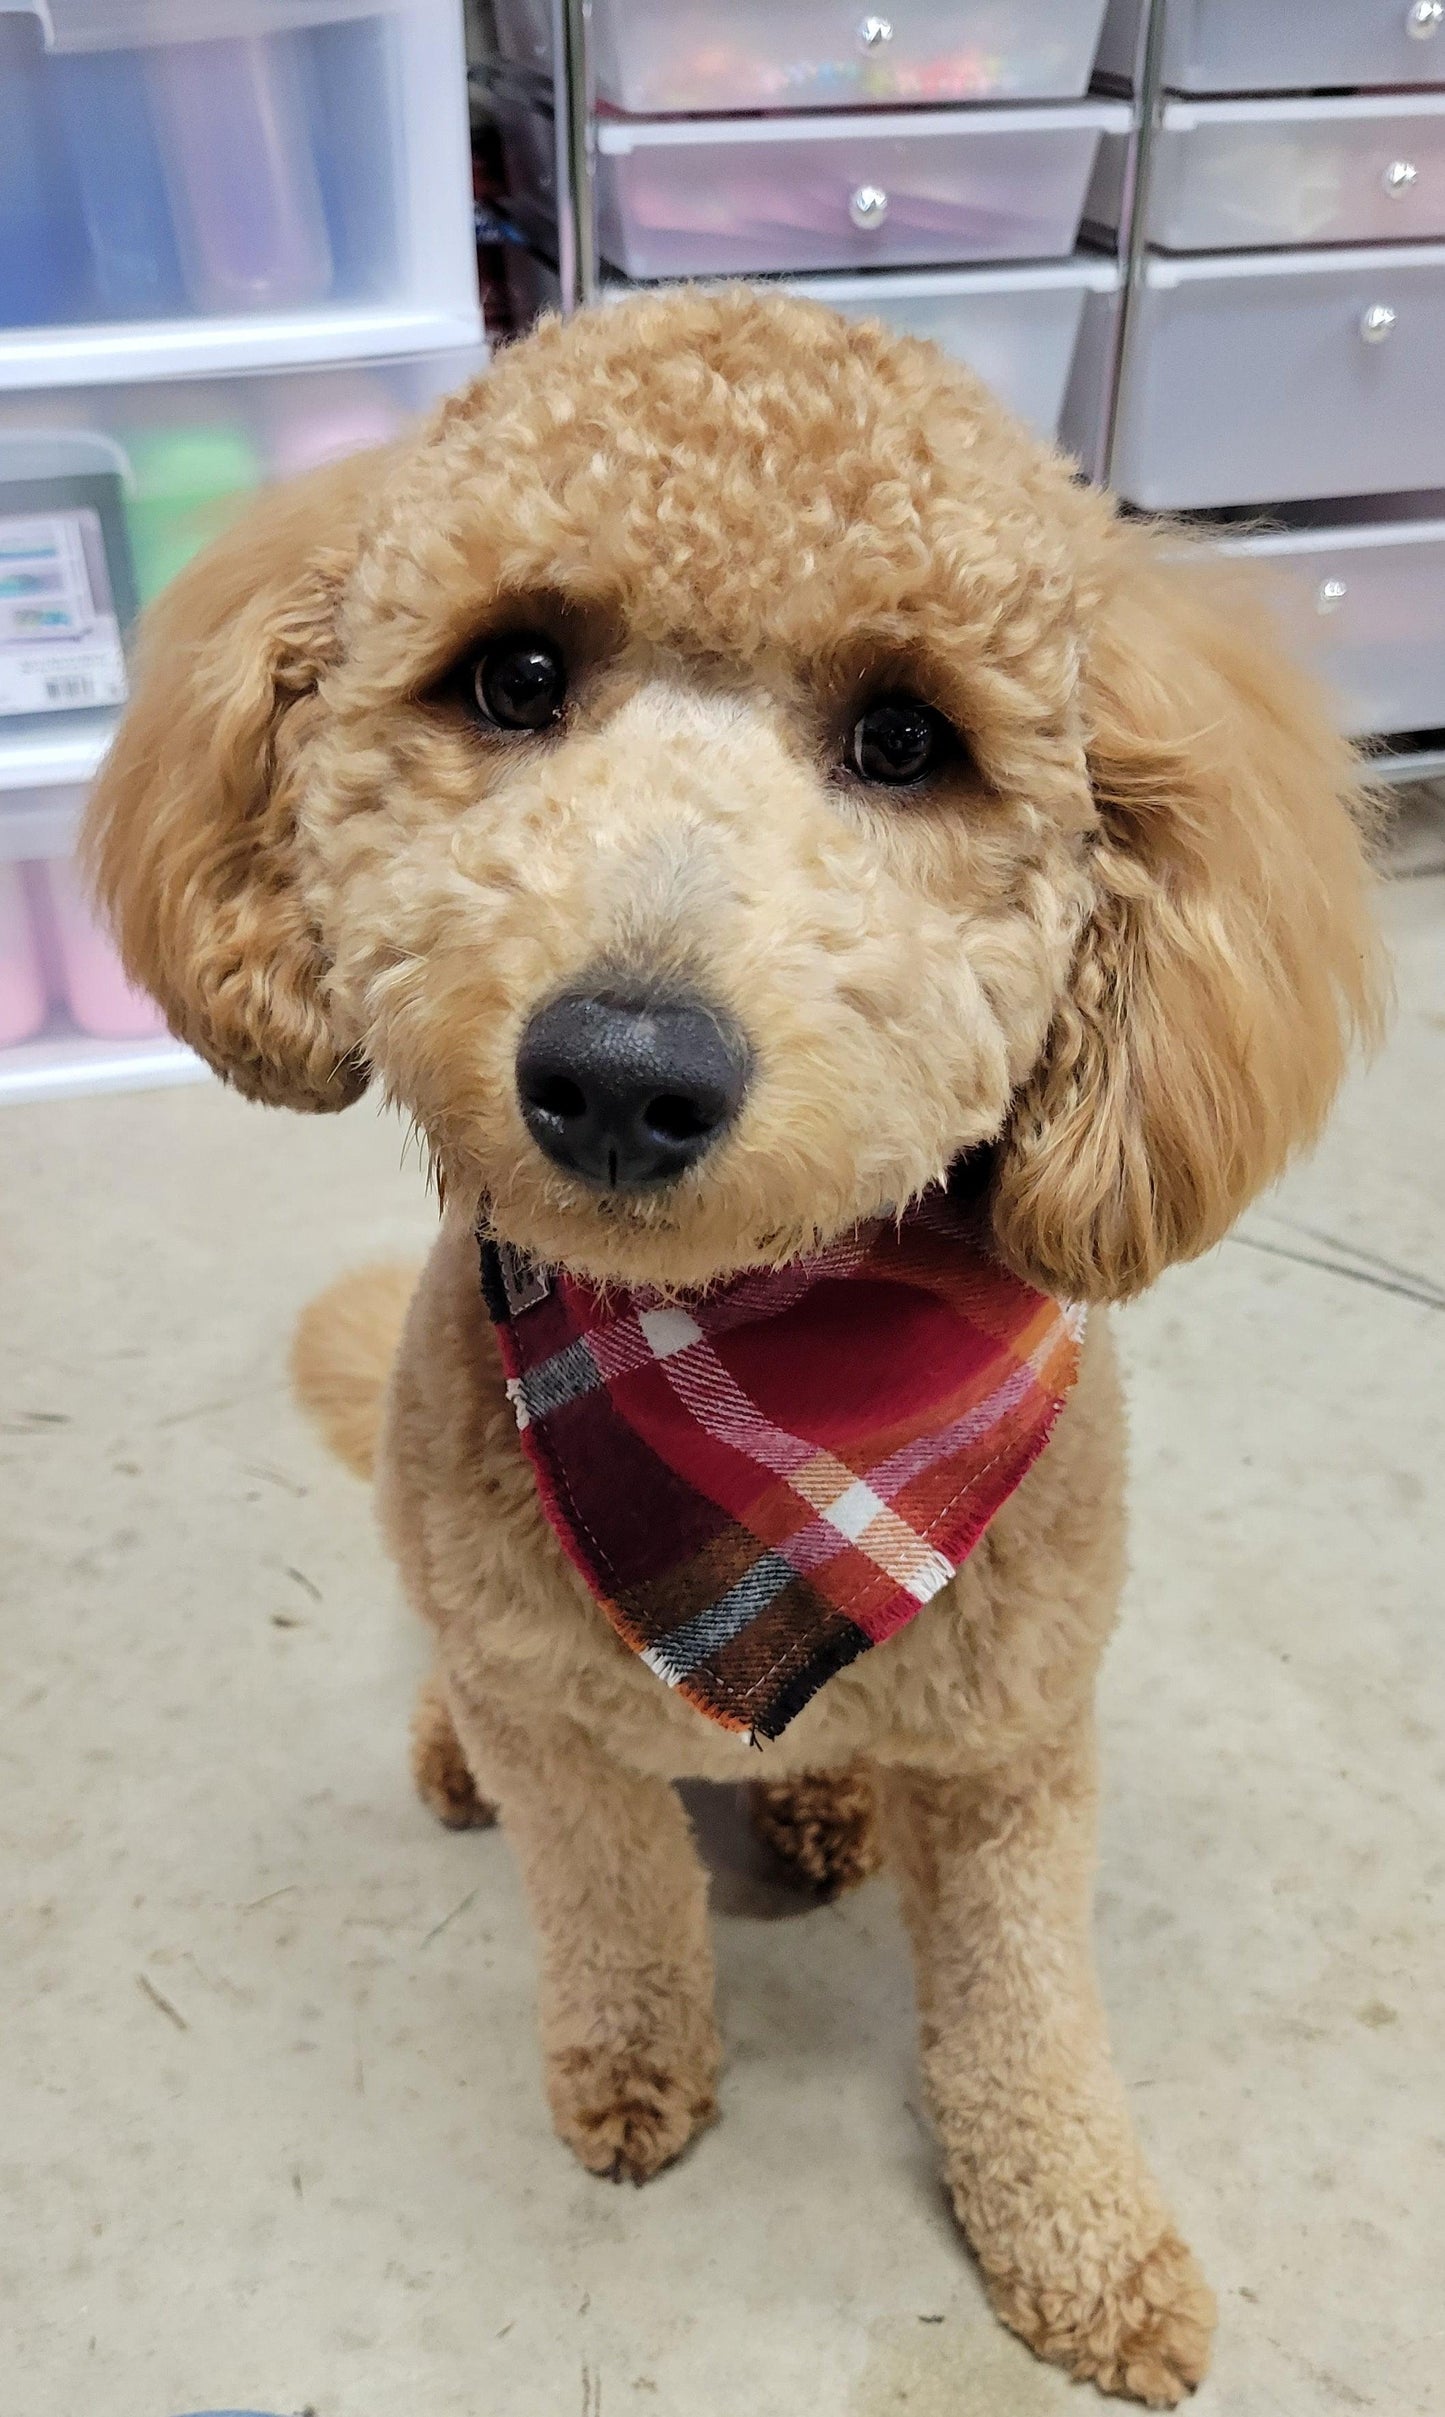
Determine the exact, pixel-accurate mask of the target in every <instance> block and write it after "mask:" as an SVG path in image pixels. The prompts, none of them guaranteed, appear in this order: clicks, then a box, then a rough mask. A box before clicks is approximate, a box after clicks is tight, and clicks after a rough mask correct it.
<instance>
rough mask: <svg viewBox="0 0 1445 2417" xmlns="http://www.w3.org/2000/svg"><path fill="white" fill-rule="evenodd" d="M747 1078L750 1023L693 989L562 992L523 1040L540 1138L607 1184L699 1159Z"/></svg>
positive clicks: (615, 1187) (643, 1184)
mask: <svg viewBox="0 0 1445 2417" xmlns="http://www.w3.org/2000/svg"><path fill="white" fill-rule="evenodd" d="M747 1079H748V1063H747V1048H746V1045H745V1043H744V1041H743V1038H742V1035H741V1034H740V1033H739V1032H738V1031H736V1029H735V1028H734V1027H733V1026H732V1025H730V1024H729V1023H728V1021H727V1020H726V1018H725V1017H722V1016H719V1015H717V1014H716V1013H714V1012H713V1010H712V1009H710V1008H707V1007H704V1006H703V1005H701V1004H700V1002H698V1001H697V1000H694V999H658V1000H651V1001H640V1000H632V999H627V998H625V997H623V996H622V995H620V994H619V993H615V992H614V993H611V994H608V993H605V992H604V993H598V994H596V995H592V996H574V997H571V998H564V999H554V1000H553V1002H552V1004H551V1006H550V1007H543V1008H540V1009H539V1010H538V1012H537V1014H536V1015H534V1016H533V1018H532V1020H531V1022H530V1024H529V1025H528V1026H527V1029H526V1031H525V1032H524V1033H523V1035H522V1039H521V1043H520V1045H519V1047H518V1050H517V1095H518V1097H519V1099H520V1100H521V1103H522V1114H523V1116H524V1118H525V1119H526V1123H527V1130H528V1131H529V1133H530V1134H531V1136H532V1138H533V1140H534V1141H535V1142H536V1143H537V1145H538V1148H539V1149H542V1150H544V1151H545V1152H546V1154H547V1156H548V1157H549V1158H550V1159H552V1160H553V1161H554V1163H555V1164H556V1165H557V1166H559V1167H565V1168H566V1169H567V1172H568V1174H569V1175H581V1176H583V1177H584V1178H585V1180H586V1181H587V1182H588V1183H598V1184H603V1185H605V1186H606V1187H607V1188H608V1189H609V1190H610V1191H634V1192H636V1191H646V1190H648V1189H650V1188H651V1187H652V1186H653V1185H656V1184H660V1183H667V1182H669V1181H670V1180H671V1178H672V1177H673V1176H674V1175H680V1174H682V1172H683V1171H684V1169H685V1168H687V1167H690V1166H694V1165H696V1163H697V1161H698V1159H699V1158H701V1156H702V1154H703V1152H704V1151H705V1150H708V1149H711V1147H712V1145H713V1143H714V1142H715V1141H716V1140H717V1139H718V1137H719V1135H720V1134H722V1133H724V1132H725V1131H726V1130H727V1127H728V1126H729V1125H730V1124H731V1123H732V1120H733V1118H734V1117H735V1116H736V1114H737V1112H738V1108H739V1106H740V1104H741V1101H742V1096H743V1093H744V1091H745V1090H746V1088H747Z"/></svg>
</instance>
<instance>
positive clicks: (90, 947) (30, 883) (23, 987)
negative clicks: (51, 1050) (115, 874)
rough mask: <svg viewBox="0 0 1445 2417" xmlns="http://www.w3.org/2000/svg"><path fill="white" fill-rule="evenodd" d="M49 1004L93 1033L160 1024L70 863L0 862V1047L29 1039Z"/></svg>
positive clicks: (101, 1035)
mask: <svg viewBox="0 0 1445 2417" xmlns="http://www.w3.org/2000/svg"><path fill="white" fill-rule="evenodd" d="M52 1011H54V1012H55V1013H56V1014H57V1015H58V1016H59V1017H61V1018H63V1019H64V1020H65V1021H67V1022H69V1023H71V1024H73V1025H74V1026H75V1028H76V1030H77V1031H79V1032H84V1033H88V1034H89V1035H90V1036H91V1038H92V1039H94V1040H105V1041H143V1040H152V1039H155V1038H157V1037H158V1036H159V1035H160V1034H161V1033H162V1032H164V1030H165V1019H164V1017H163V1016H162V1014H161V1012H160V1009H159V1008H158V1007H157V1006H156V1004H155V1001H154V1000H153V999H148V998H147V997H146V996H145V994H144V992H142V991H138V990H133V989H132V988H131V986H130V984H129V982H128V981H127V980H126V978H125V973H124V971H123V969H122V966H121V963H120V959H119V958H118V957H117V955H116V953H115V950H114V949H113V948H112V946H111V944H110V941H109V939H108V937H107V935H106V934H105V932H104V931H102V929H101V927H100V925H99V924H98V923H97V922H96V920H95V916H94V914H93V913H92V911H91V907H90V904H89V901H88V899H87V898H86V895H85V892H84V890H83V888H82V886H81V883H80V879H79V876H78V875H77V873H76V870H75V867H74V866H73V865H71V864H68V863H64V864H43V865H41V864H30V865H19V864H7V863H3V862H0V1047H5V1048H12V1047H14V1046H15V1044H16V1043H17V1042H20V1041H28V1040H30V1039H32V1038H33V1036H34V1035H35V1034H36V1033H37V1032H39V1031H41V1030H42V1029H43V1028H44V1026H45V1025H46V1024H47V1023H48V1022H49V1021H50V1020H51V1015H52Z"/></svg>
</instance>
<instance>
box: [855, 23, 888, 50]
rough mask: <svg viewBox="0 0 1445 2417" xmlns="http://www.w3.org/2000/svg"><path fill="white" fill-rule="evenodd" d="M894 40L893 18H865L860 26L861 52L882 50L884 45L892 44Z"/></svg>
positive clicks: (859, 43)
mask: <svg viewBox="0 0 1445 2417" xmlns="http://www.w3.org/2000/svg"><path fill="white" fill-rule="evenodd" d="M892 39H893V20H892V18H891V17H864V18H863V19H862V21H861V23H860V24H859V27H858V48H859V49H860V50H882V48H883V46H884V44H885V43H887V42H891V41H892Z"/></svg>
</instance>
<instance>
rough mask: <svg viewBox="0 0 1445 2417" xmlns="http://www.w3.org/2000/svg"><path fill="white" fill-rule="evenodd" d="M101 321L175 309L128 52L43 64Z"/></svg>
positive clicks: (172, 243) (156, 187)
mask: <svg viewBox="0 0 1445 2417" xmlns="http://www.w3.org/2000/svg"><path fill="white" fill-rule="evenodd" d="M46 68H47V72H48V74H49V78H50V82H51V87H52V90H53V92H54V95H55V108H56V115H57V117H58V118H59V121H60V126H61V130H62V133H63V136H64V141H65V157H66V163H67V165H68V167H69V170H70V175H71V178H72V180H73V183H74V189H75V193H76V196H77V198H78V201H79V205H80V212H81V216H82V218H83V219H84V222H85V232H86V235H87V237H88V238H89V243H90V257H91V265H92V270H93V274H94V278H95V292H96V301H97V304H98V306H99V308H100V310H101V312H102V313H103V314H104V315H105V316H106V317H107V318H117V319H162V318H168V317H169V316H170V315H171V314H172V313H173V312H175V311H178V310H180V309H181V308H182V307H183V294H182V288H181V270H180V262H179V260H178V259H177V257H176V239H175V236H174V234H173V232H172V229H171V211H170V204H169V202H168V201H167V199H166V186H165V177H164V174H163V173H162V169H161V158H160V151H159V148H158V146H157V143H156V135H155V128H154V126H153V124H152V122H151V114H150V108H149V105H148V103H147V99H146V79H145V69H144V68H143V66H142V64H141V61H140V58H139V56H138V55H137V53H136V52H135V51H126V50H91V51H70V52H58V53H57V54H56V55H55V56H54V57H53V58H51V59H49V60H47V62H46Z"/></svg>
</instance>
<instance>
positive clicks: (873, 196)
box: [848, 185, 888, 230]
mask: <svg viewBox="0 0 1445 2417" xmlns="http://www.w3.org/2000/svg"><path fill="white" fill-rule="evenodd" d="M848 216H849V217H850V218H851V219H852V221H853V224H854V226H855V227H862V228H864V229H865V230H866V229H868V228H870V227H881V226H882V224H883V221H884V219H885V218H886V217H887V216H888V196H887V194H886V193H885V192H884V190H883V187H882V186H881V185H855V186H854V188H853V191H852V193H851V194H850V195H849V197H848Z"/></svg>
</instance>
